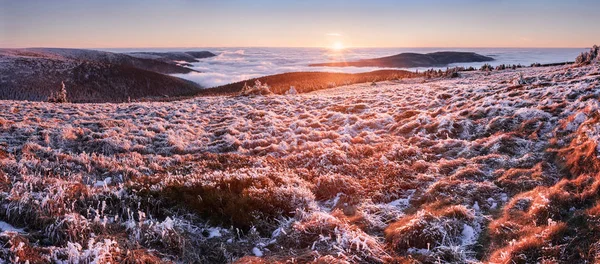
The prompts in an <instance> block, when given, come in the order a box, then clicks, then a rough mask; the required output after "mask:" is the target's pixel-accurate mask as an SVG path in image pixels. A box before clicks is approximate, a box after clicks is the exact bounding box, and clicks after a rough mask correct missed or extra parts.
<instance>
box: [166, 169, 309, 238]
mask: <svg viewBox="0 0 600 264" xmlns="http://www.w3.org/2000/svg"><path fill="white" fill-rule="evenodd" d="M200 179H201V180H200ZM307 187H308V186H307V184H306V183H305V182H304V181H302V180H300V179H298V178H297V177H295V176H294V175H293V174H283V173H281V174H279V173H276V172H272V173H268V174H262V175H260V176H259V175H257V174H256V171H252V170H250V171H237V172H233V173H212V174H209V175H202V174H200V175H189V176H186V177H182V178H181V179H180V180H177V181H173V182H171V183H168V184H167V185H166V186H165V187H164V188H163V190H161V191H160V195H161V196H163V197H166V198H168V199H169V200H170V201H171V202H172V203H175V204H180V205H182V206H184V207H186V208H189V209H192V210H193V211H195V212H197V213H198V214H199V215H201V216H203V217H207V218H209V219H211V220H213V221H214V222H215V223H216V224H219V225H224V226H228V225H233V226H235V227H237V228H241V229H243V230H249V229H250V227H252V226H255V227H257V228H258V229H259V231H261V232H270V231H269V230H270V229H272V228H273V226H272V225H273V224H274V223H275V220H276V219H277V218H278V217H282V216H283V217H285V216H292V215H293V214H295V211H296V210H297V209H303V208H309V207H310V206H312V205H311V203H312V202H313V201H314V199H315V197H314V195H313V194H312V192H311V191H310V190H309V189H308V188H307Z"/></svg>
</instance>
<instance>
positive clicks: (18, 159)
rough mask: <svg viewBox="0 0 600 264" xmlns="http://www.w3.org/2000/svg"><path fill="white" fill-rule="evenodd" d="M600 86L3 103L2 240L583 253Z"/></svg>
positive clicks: (499, 84)
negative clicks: (178, 99)
mask: <svg viewBox="0 0 600 264" xmlns="http://www.w3.org/2000/svg"><path fill="white" fill-rule="evenodd" d="M599 88H600V65H598V64H596V65H586V66H583V67H571V66H557V67H532V68H521V69H517V70H503V71H492V72H476V71H473V72H464V73H461V76H460V77H459V78H453V79H432V80H427V79H424V78H413V79H403V80H400V81H389V82H380V83H378V85H377V86H371V85H370V84H368V83H367V84H358V85H351V86H347V87H340V88H335V89H328V90H322V91H317V92H313V93H308V94H298V95H293V96H280V95H272V96H249V97H241V96H240V97H232V96H215V97H197V98H193V99H190V100H182V101H175V102H167V103H157V102H151V103H131V104H118V105H117V104H52V103H45V102H19V101H0V219H2V221H5V222H6V223H4V222H0V228H6V227H10V225H12V226H14V227H16V228H12V229H13V230H14V229H17V228H23V229H21V230H22V231H21V232H22V233H14V232H13V233H8V232H7V233H4V235H2V236H0V242H2V243H0V258H3V259H10V258H12V259H14V258H15V256H20V260H21V261H26V260H31V261H30V262H31V263H33V262H34V261H33V260H34V257H37V258H38V259H42V260H45V261H38V262H53V261H52V260H53V259H52V258H58V259H54V262H70V263H74V262H77V261H80V262H83V261H84V260H85V259H84V256H87V257H88V260H89V259H92V258H94V257H96V256H97V255H100V254H101V257H102V258H104V259H102V260H103V262H109V261H110V262H111V263H121V262H126V260H131V258H133V257H139V258H141V257H144V258H145V259H150V260H152V259H155V260H157V262H158V261H159V260H160V259H162V260H164V261H174V262H180V263H197V262H200V263H230V262H232V261H236V260H238V259H239V258H242V257H244V259H243V260H240V263H262V262H267V263H270V262H286V261H289V262H299V263H306V262H311V261H314V260H315V259H316V260H317V261H315V262H319V261H320V262H322V263H337V262H340V263H341V262H344V263H345V262H349V263H411V261H412V262H420V263H477V262H483V263H487V262H490V263H537V262H540V260H544V261H547V262H549V263H594V260H595V259H599V258H600V251H599V250H598V248H600V225H599V224H598V223H600V158H599V157H600V156H599V154H600V150H599V149H598V145H600V122H599V120H600V115H599V112H600V103H599V99H600V94H599V93H598V89H599ZM9 224H10V225H9ZM24 228H26V229H24ZM28 238H30V239H28ZM20 242H22V243H23V244H20ZM15 245H20V246H18V247H16V246H15ZM67 252H68V253H69V254H67ZM25 253H28V254H25ZM95 254H96V255H95ZM257 255H261V256H262V259H260V258H257V257H256V256H257ZM80 259H84V260H80Z"/></svg>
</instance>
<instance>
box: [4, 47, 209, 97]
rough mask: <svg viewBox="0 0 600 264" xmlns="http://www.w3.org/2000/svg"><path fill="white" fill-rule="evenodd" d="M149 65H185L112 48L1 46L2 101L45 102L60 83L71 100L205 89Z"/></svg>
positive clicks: (163, 68) (179, 92)
mask: <svg viewBox="0 0 600 264" xmlns="http://www.w3.org/2000/svg"><path fill="white" fill-rule="evenodd" d="M165 65H166V66H165ZM135 66H140V67H142V68H143V69H140V68H136V67H135ZM147 69H154V70H157V71H163V70H166V71H169V69H171V70H177V69H185V68H183V67H179V66H176V65H170V64H167V63H164V62H158V61H152V60H139V59H137V58H133V57H129V56H126V55H120V54H114V53H107V52H96V51H84V50H64V49H24V50H0V99H3V100H30V101H46V100H47V99H48V97H49V96H50V95H51V94H52V93H53V92H58V91H59V89H60V87H61V82H64V83H65V85H66V89H67V96H68V99H69V101H71V102H97V103H98V102H126V101H128V100H129V99H132V100H135V99H139V98H147V97H165V96H169V97H170V96H186V95H192V94H194V93H196V92H198V91H199V90H200V89H201V87H200V86H199V85H197V84H195V83H193V82H190V81H187V80H183V79H180V78H176V77H172V76H168V75H164V74H161V73H158V72H155V71H150V70H147Z"/></svg>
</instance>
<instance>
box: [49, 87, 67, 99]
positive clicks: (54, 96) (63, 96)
mask: <svg viewBox="0 0 600 264" xmlns="http://www.w3.org/2000/svg"><path fill="white" fill-rule="evenodd" d="M60 85H61V88H60V91H59V92H58V93H54V92H52V93H51V94H50V97H49V98H48V102H50V103H67V102H68V101H67V88H66V87H65V82H60Z"/></svg>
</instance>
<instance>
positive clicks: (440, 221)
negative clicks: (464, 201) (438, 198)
mask: <svg viewBox="0 0 600 264" xmlns="http://www.w3.org/2000/svg"><path fill="white" fill-rule="evenodd" d="M473 219H474V216H473V214H472V213H471V212H470V211H469V210H467V209H466V208H465V207H463V206H452V207H449V208H447V209H444V210H440V211H433V212H430V211H428V210H420V211H419V212H417V213H416V214H414V215H410V216H406V217H404V218H402V219H400V220H399V221H397V222H395V223H392V224H390V225H389V226H388V227H387V228H386V230H385V238H386V240H387V242H388V243H389V244H390V246H391V247H392V248H393V249H394V250H396V251H397V252H399V253H403V254H405V253H406V251H407V250H408V249H409V248H416V249H432V248H436V247H439V246H449V245H460V244H461V242H460V238H461V236H462V232H463V229H464V227H465V224H469V223H471V222H472V221H473Z"/></svg>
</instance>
